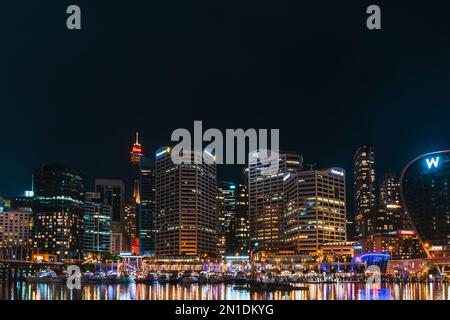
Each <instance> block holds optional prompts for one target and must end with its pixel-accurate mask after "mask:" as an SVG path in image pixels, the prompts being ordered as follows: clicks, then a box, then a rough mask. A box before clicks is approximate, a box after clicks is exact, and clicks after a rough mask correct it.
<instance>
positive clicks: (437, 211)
mask: <svg viewBox="0 0 450 320" xmlns="http://www.w3.org/2000/svg"><path fill="white" fill-rule="evenodd" d="M400 181H401V196H402V201H403V203H404V205H405V209H406V210H407V213H408V214H409V216H410V217H411V220H412V222H413V224H414V226H415V228H416V230H417V232H418V235H419V237H420V240H421V241H422V244H423V246H424V249H425V251H426V252H427V255H428V257H437V256H449V255H450V150H447V151H439V152H434V153H429V154H424V155H421V156H419V157H417V158H416V159H414V160H413V161H411V162H410V163H409V164H408V165H407V166H406V167H405V169H404V170H403V173H402V176H401V178H400Z"/></svg>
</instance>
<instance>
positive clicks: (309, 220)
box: [283, 168, 347, 255]
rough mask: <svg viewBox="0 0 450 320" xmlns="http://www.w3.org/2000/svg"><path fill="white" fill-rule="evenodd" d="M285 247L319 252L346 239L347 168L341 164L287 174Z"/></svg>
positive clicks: (303, 252) (297, 250) (313, 253)
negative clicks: (345, 169)
mask: <svg viewBox="0 0 450 320" xmlns="http://www.w3.org/2000/svg"><path fill="white" fill-rule="evenodd" d="M284 180H285V181H284V184H285V200H286V202H285V203H286V206H285V210H286V211H285V225H284V228H283V229H284V245H285V249H286V250H289V251H294V252H295V253H297V254H306V255H316V254H318V251H319V248H320V247H321V246H322V245H324V244H327V243H332V242H333V243H335V242H345V241H346V214H347V213H346V202H345V172H344V170H343V169H340V168H331V169H324V170H310V171H302V172H299V173H293V174H287V175H286V176H285V178H284Z"/></svg>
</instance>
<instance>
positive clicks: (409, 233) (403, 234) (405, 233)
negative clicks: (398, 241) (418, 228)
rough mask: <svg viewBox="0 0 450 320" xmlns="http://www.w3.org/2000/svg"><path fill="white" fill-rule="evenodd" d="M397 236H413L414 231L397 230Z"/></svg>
mask: <svg viewBox="0 0 450 320" xmlns="http://www.w3.org/2000/svg"><path fill="white" fill-rule="evenodd" d="M398 234H399V235H401V236H415V235H416V232H415V231H414V230H399V231H398Z"/></svg>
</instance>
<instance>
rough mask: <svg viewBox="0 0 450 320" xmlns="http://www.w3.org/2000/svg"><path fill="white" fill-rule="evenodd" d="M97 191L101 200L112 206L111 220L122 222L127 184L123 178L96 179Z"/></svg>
mask: <svg viewBox="0 0 450 320" xmlns="http://www.w3.org/2000/svg"><path fill="white" fill-rule="evenodd" d="M95 192H96V193H99V194H100V201H101V202H102V203H106V204H108V205H110V206H111V208H112V213H111V222H112V223H113V224H114V223H117V224H120V219H121V218H122V215H123V209H124V203H125V185H124V183H123V181H122V180H112V179H95Z"/></svg>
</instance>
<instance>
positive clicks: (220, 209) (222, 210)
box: [217, 181, 236, 257]
mask: <svg viewBox="0 0 450 320" xmlns="http://www.w3.org/2000/svg"><path fill="white" fill-rule="evenodd" d="M235 213H236V184H235V183H233V182H228V181H219V182H218V195H217V217H218V229H217V236H218V250H219V254H220V255H221V256H222V257H224V256H225V253H226V251H227V246H228V245H227V239H229V236H230V226H231V221H232V220H233V219H234V216H235Z"/></svg>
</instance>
